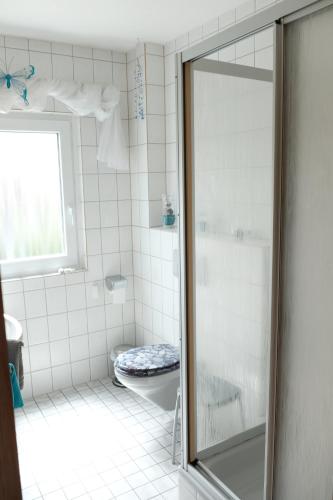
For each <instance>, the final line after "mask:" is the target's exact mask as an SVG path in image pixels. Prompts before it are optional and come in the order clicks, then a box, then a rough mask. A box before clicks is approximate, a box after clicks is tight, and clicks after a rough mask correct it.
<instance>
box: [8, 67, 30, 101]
mask: <svg viewBox="0 0 333 500" xmlns="http://www.w3.org/2000/svg"><path fill="white" fill-rule="evenodd" d="M34 74H35V67H34V66H32V64H29V66H26V67H24V68H22V69H20V70H18V71H15V72H14V73H10V72H9V71H7V68H6V71H4V70H3V69H1V68H0V88H2V87H4V86H5V87H6V88H7V89H13V90H14V91H15V92H16V93H17V95H19V96H20V97H21V99H23V101H24V104H27V105H28V104H29V101H28V89H27V86H26V84H25V82H24V81H25V80H30V78H31V77H32V76H33V75H34Z"/></svg>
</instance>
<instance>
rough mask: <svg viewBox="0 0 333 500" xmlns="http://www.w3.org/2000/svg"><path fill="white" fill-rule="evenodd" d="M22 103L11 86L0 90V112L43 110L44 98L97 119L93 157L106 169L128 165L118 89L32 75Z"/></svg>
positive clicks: (126, 166)
mask: <svg viewBox="0 0 333 500" xmlns="http://www.w3.org/2000/svg"><path fill="white" fill-rule="evenodd" d="M27 87H28V96H27V98H28V101H29V104H28V105H26V104H25V103H24V102H23V100H22V98H21V97H20V96H19V95H17V94H16V93H15V91H14V90H13V89H7V88H6V87H5V86H3V87H2V88H1V89H0V113H8V112H9V111H11V110H12V109H19V110H25V111H43V110H44V109H45V107H46V102H47V98H48V97H53V98H54V99H56V100H57V101H59V102H61V103H63V104H64V105H66V106H67V107H68V108H69V109H70V110H71V111H72V112H73V113H74V114H76V115H79V116H86V115H93V116H95V117H96V119H97V120H98V121H99V122H101V128H100V139H99V144H98V151H97V159H98V160H99V161H101V162H104V163H106V164H107V165H108V166H109V167H110V168H115V169H117V170H125V169H127V168H128V160H127V151H126V146H125V137H124V132H123V128H122V123H121V118H120V109H119V108H120V91H119V90H118V89H117V88H116V87H114V86H113V85H100V84H93V83H78V82H69V81H61V80H46V79H43V78H36V79H34V80H33V81H31V83H30V82H27Z"/></svg>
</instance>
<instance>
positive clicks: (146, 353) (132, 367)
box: [114, 344, 179, 377]
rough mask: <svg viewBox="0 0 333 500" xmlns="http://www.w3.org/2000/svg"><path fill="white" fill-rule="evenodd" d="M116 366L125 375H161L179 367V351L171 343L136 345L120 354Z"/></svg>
mask: <svg viewBox="0 0 333 500" xmlns="http://www.w3.org/2000/svg"><path fill="white" fill-rule="evenodd" d="M114 366H115V368H117V370H119V371H120V372H121V373H123V374H124V375H132V376H134V377H151V376H153V375H161V374H163V373H167V372H172V371H174V370H177V368H179V352H178V349H176V348H175V347H174V346H172V345H170V344H155V345H145V346H143V347H135V348H134V349H130V350H129V351H127V352H124V353H123V354H120V355H119V356H118V358H117V359H116V362H115V365H114Z"/></svg>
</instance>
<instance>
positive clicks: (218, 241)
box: [188, 30, 273, 499]
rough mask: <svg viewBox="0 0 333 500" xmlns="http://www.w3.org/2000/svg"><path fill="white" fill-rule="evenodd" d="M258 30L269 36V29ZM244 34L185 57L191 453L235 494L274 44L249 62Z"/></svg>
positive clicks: (260, 266) (265, 216) (255, 426)
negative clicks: (187, 64)
mask: <svg viewBox="0 0 333 500" xmlns="http://www.w3.org/2000/svg"><path fill="white" fill-rule="evenodd" d="M261 37H266V40H269V37H270V39H271V42H272V30H266V32H264V34H261ZM250 38H251V39H249V40H243V41H242V42H239V43H238V44H236V45H234V46H229V47H227V49H223V50H221V51H220V52H217V53H216V54H213V55H210V56H209V57H205V58H201V59H198V60H196V61H194V62H192V63H191V68H190V79H191V111H192V113H191V125H192V135H191V140H192V169H191V173H190V177H191V179H190V190H191V199H192V209H191V221H190V224H191V228H192V246H191V249H190V251H191V254H192V256H191V258H192V276H193V278H192V279H193V297H192V300H193V318H192V319H193V337H194V338H193V357H194V387H195V390H194V399H193V401H194V406H195V411H194V414H195V436H194V441H195V447H196V460H197V461H199V462H200V465H201V466H202V467H203V468H205V469H206V471H208V472H212V473H213V474H214V475H215V476H216V477H217V478H219V479H220V480H221V481H222V482H223V484H224V485H225V487H226V489H229V490H230V491H233V492H234V493H235V495H236V498H237V497H239V498H242V499H259V498H262V496H263V484H264V457H265V423H266V392H267V386H268V384H267V380H268V373H267V371H268V370H267V369H268V362H269V356H268V352H269V338H270V315H271V306H270V301H271V267H272V265H271V263H272V229H273V161H272V150H273V148H272V121H273V83H272V80H273V72H272V69H271V68H272V65H273V63H272V57H269V54H270V55H272V43H271V46H270V52H266V55H265V57H263V55H262V54H261V55H260V54H258V56H257V65H256V64H255V61H256V58H255V51H253V54H250V55H248V56H247V57H239V58H237V53H238V54H239V53H240V50H241V48H242V47H245V44H246V43H247V44H248V45H249V46H250V47H251V44H253V47H254V46H255V38H254V36H253V37H250ZM257 40H258V38H257ZM241 43H242V44H243V45H242V46H240V44H241ZM253 50H254V49H253ZM227 54H229V56H228V55H227ZM188 223H189V221H188ZM235 460H236V461H237V467H236V468H235V467H234V461H235ZM236 476H237V478H236Z"/></svg>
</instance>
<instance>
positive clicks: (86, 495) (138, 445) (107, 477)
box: [16, 378, 180, 500]
mask: <svg viewBox="0 0 333 500" xmlns="http://www.w3.org/2000/svg"><path fill="white" fill-rule="evenodd" d="M172 423H173V413H172V412H169V413H166V412H163V410H161V409H159V408H158V407H156V406H154V405H152V404H150V403H149V402H147V401H145V400H143V399H142V398H140V397H139V396H137V395H136V394H134V393H133V392H131V391H129V390H127V389H121V388H117V387H115V386H114V385H113V384H112V381H111V379H110V378H107V379H104V380H101V381H96V382H90V383H88V384H82V385H80V386H77V387H75V388H70V389H65V390H63V391H57V392H54V393H51V394H47V395H45V396H41V397H37V398H35V399H34V400H30V401H26V403H25V407H24V409H22V410H16V430H17V439H18V448H19V460H20V470H21V481H22V489H23V499H24V500H35V499H38V500H40V499H45V500H71V499H74V498H75V499H80V500H86V499H93V500H109V499H117V500H132V499H141V500H148V499H150V498H154V499H167V500H174V499H178V486H177V484H178V472H177V468H178V466H177V465H176V466H174V465H172V464H171V437H172V434H171V433H172ZM177 451H178V453H177V458H178V460H179V456H180V452H179V443H178V449H177Z"/></svg>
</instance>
